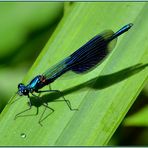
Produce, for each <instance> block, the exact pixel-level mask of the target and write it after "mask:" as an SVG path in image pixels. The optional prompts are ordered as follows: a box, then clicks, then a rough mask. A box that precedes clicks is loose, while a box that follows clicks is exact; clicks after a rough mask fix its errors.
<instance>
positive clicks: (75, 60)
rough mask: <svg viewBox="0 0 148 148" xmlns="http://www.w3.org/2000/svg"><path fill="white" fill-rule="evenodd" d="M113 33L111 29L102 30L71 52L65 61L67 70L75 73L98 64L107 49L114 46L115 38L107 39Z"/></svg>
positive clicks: (106, 52)
mask: <svg viewBox="0 0 148 148" xmlns="http://www.w3.org/2000/svg"><path fill="white" fill-rule="evenodd" d="M113 34H114V32H113V31H111V30H108V31H104V32H103V33H101V34H99V35H96V36H95V37H94V38H92V39H91V40H90V41H88V42H87V43H86V44H85V45H83V46H82V47H80V48H79V49H78V50H77V51H75V52H74V53H73V54H71V55H70V58H69V59H68V60H67V61H65V62H66V65H67V67H68V68H69V70H72V71H73V72H75V73H83V72H87V71H88V70H91V69H92V68H94V67H95V65H97V64H100V63H101V62H102V60H103V59H104V58H105V57H106V56H107V55H108V53H109V50H111V49H113V48H114V47H115V44H116V39H114V40H113V41H108V39H109V38H111V37H112V35H113Z"/></svg>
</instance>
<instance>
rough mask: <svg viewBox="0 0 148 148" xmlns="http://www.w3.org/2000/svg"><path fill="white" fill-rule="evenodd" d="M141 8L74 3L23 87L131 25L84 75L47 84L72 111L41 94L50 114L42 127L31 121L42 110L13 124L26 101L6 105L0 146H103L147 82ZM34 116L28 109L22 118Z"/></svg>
mask: <svg viewBox="0 0 148 148" xmlns="http://www.w3.org/2000/svg"><path fill="white" fill-rule="evenodd" d="M147 10H148V4H147V3H144V2H142V3H139V2H138V3H135V2H132V3H127V2H124V3H119V2H100V3H89V2H88V3H87V2H85V3H75V4H74V6H73V7H72V9H71V11H69V15H68V14H67V15H65V16H64V17H63V19H62V21H61V22H60V24H59V25H58V27H57V29H56V31H55V32H54V34H53V35H52V37H51V38H50V40H49V42H48V43H47V44H46V46H45V48H44V49H43V51H42V52H41V54H40V55H39V57H38V59H37V60H36V62H35V63H34V65H33V67H32V68H31V70H30V71H29V73H28V74H27V75H26V77H25V79H24V81H23V82H24V83H25V84H27V83H28V82H29V81H30V80H31V79H32V78H33V77H34V76H36V75H37V74H42V73H43V72H44V71H45V70H46V69H47V68H49V67H50V66H52V65H54V64H56V63H57V62H58V61H60V60H62V59H63V58H65V57H67V56H68V55H69V54H71V53H72V52H74V51H75V50H76V49H78V48H79V47H80V46H82V45H83V44H84V43H85V42H87V41H88V40H89V39H91V38H92V37H93V36H95V35H96V34H98V33H99V32H102V31H103V30H105V29H112V30H114V31H117V30H118V29H120V28H121V27H122V26H124V25H126V24H128V23H133V24H134V26H133V27H132V29H131V30H129V31H128V32H127V33H125V34H124V35H122V36H121V37H119V39H118V44H117V45H116V48H115V49H114V50H113V52H112V53H111V54H110V56H109V57H108V58H107V59H106V60H105V61H104V62H103V64H101V66H98V67H97V68H96V69H95V70H93V71H91V72H89V73H88V74H85V75H82V76H77V75H76V77H75V78H73V79H69V80H62V79H61V80H60V79H58V80H56V81H55V82H54V83H52V89H58V90H61V91H62V92H63V93H64V96H65V98H66V99H69V100H70V102H71V105H72V107H73V108H78V109H79V110H78V111H70V110H69V109H68V107H67V106H66V104H65V102H63V103H62V102H61V103H57V102H50V99H54V98H52V97H55V99H62V98H59V97H58V96H57V95H54V94H46V96H45V98H46V100H47V99H48V102H49V106H50V107H52V108H53V109H54V110H55V112H54V113H53V114H52V115H50V116H49V117H48V118H47V119H46V120H44V121H43V127H41V126H40V125H39V124H38V123H37V122H38V120H39V118H40V116H41V114H42V111H43V107H40V112H39V115H38V116H35V117H32V116H31V117H22V118H18V119H17V120H13V119H14V116H15V115H16V114H17V113H18V112H21V111H22V110H24V109H25V108H26V107H27V105H26V98H27V97H22V99H20V100H19V101H17V102H16V103H14V104H12V105H10V104H8V105H7V107H6V108H5V109H4V110H3V112H2V114H1V116H0V123H1V126H0V131H1V135H0V144H1V145H22V146H23V145H52V146H53V145H56V146H57V145H64V146H67V145H79V146H80V145H85V146H88V145H99V146H100V145H107V142H108V141H109V140H110V138H111V136H112V135H113V133H114V132H115V130H116V129H117V127H118V126H119V124H120V123H121V121H122V120H123V118H124V116H125V115H126V113H127V111H128V110H129V108H130V107H131V105H132V104H133V102H134V101H135V99H136V97H137V95H138V94H139V93H140V91H141V90H142V88H143V87H144V84H145V83H146V80H147V76H148V68H146V66H147V62H148V61H147V59H148V50H147V49H148V42H147V34H148V31H147V26H148V19H147V17H148V16H147ZM140 63H141V64H140ZM45 89H46V88H45ZM47 89H48V87H47ZM43 95H44V94H43ZM56 97H57V98H56ZM14 99H16V98H14ZM41 99H44V97H43V98H41ZM35 112H36V109H35V107H33V108H32V109H31V111H29V112H28V113H26V114H29V113H35ZM47 112H48V113H49V112H50V111H49V110H47V111H46V113H47ZM24 134H25V136H24ZM22 135H23V136H22Z"/></svg>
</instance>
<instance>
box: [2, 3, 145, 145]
mask: <svg viewBox="0 0 148 148" xmlns="http://www.w3.org/2000/svg"><path fill="white" fill-rule="evenodd" d="M72 5H74V2H0V18H1V19H0V82H1V87H0V102H1V103H0V111H2V110H3V108H4V107H5V105H6V104H7V102H8V100H9V99H10V98H11V96H12V95H13V94H14V92H16V90H17V85H18V83H20V82H21V80H22V79H23V77H24V76H25V74H26V73H27V71H28V70H29V68H30V67H31V65H32V64H33V62H34V61H35V59H36V58H37V56H38V55H39V53H40V51H41V50H42V48H43V47H44V45H45V44H46V42H47V41H48V40H49V38H50V36H51V35H52V33H53V32H54V30H55V28H56V26H57V25H58V23H59V22H60V20H61V19H62V17H63V16H64V15H67V14H68V11H70V9H71V7H72ZM147 115H148V85H147V86H146V87H145V88H144V89H143V91H142V92H141V94H140V95H139V96H138V98H137V100H136V102H135V103H134V104H133V106H132V107H131V109H130V111H129V112H128V114H127V116H126V117H125V119H124V121H123V122H122V123H121V125H120V126H119V128H118V129H117V130H116V132H115V134H114V136H113V137H112V139H111V140H110V142H109V143H108V145H110V146H112V145H118V146H119V145H120V146H125V145H142V146H144V145H148V140H147V139H148V138H147V137H148V128H147V125H148V118H147Z"/></svg>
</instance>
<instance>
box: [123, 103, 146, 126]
mask: <svg viewBox="0 0 148 148" xmlns="http://www.w3.org/2000/svg"><path fill="white" fill-rule="evenodd" d="M147 115H148V105H147V106H146V107H144V108H142V109H141V110H140V111H138V112H136V113H135V114H133V115H131V116H129V117H127V118H125V120H124V122H123V124H124V125H125V126H140V127H141V126H144V127H148V118H147Z"/></svg>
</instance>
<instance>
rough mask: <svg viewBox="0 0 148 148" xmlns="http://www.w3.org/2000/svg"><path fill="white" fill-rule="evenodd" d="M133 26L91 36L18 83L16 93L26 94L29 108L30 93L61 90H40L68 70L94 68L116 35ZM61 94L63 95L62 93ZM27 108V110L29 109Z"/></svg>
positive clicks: (83, 70) (81, 70)
mask: <svg viewBox="0 0 148 148" xmlns="http://www.w3.org/2000/svg"><path fill="white" fill-rule="evenodd" d="M132 26H133V24H132V23H130V24H127V25H125V26H124V27H122V28H121V29H120V30H119V31H117V32H116V33H114V32H113V31H111V30H107V31H104V32H103V33H100V34H98V35H96V36H95V37H93V38H92V39H91V40H90V41H88V42H87V43H86V44H84V45H83V46H82V47H80V48H79V49H78V50H76V51H75V52H74V53H73V54H71V55H70V56H68V57H67V58H65V59H64V60H62V61H61V62H59V63H57V64H56V65H54V66H53V67H51V68H49V69H48V70H47V71H45V72H44V73H43V74H42V75H37V76H36V77H35V78H33V79H32V80H31V82H30V83H29V84H28V85H24V84H22V83H20V84H19V85H18V92H17V93H18V94H19V95H20V96H22V95H24V96H28V98H29V109H31V107H32V104H31V101H30V95H29V94H32V95H33V96H35V97H38V96H36V95H35V94H34V92H36V93H42V92H57V93H61V95H62V92H61V91H59V90H45V91H42V90H40V89H41V88H43V87H44V86H46V85H49V84H50V83H52V82H54V81H55V80H56V79H57V78H59V77H60V76H61V75H63V74H64V73H66V72H68V71H72V72H74V73H77V74H81V73H84V72H87V71H89V70H91V69H92V68H94V67H95V66H96V65H98V64H100V63H101V62H102V60H103V59H105V57H107V55H108V54H109V51H110V50H111V49H110V48H111V46H110V45H111V44H112V43H113V42H114V43H115V40H116V39H117V37H118V36H120V35H121V34H123V33H124V32H126V31H128V30H129V29H130V28H131V27H132ZM114 46H115V44H114ZM62 96H63V95H62ZM63 101H65V102H66V103H67V105H68V107H69V109H70V110H76V109H72V107H71V104H70V101H69V100H66V99H65V97H64V96H63ZM43 105H44V106H45V107H46V108H49V109H50V110H51V111H52V112H54V110H53V109H52V108H50V107H49V106H48V104H47V103H44V104H43ZM29 109H27V110H29ZM27 110H24V111H22V112H20V113H18V114H17V115H16V116H15V118H17V117H19V116H20V114H22V113H24V112H25V111H27ZM42 115H43V114H42ZM45 118H46V117H44V118H42V117H41V118H40V120H39V123H40V124H41V122H42V121H43V119H45Z"/></svg>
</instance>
